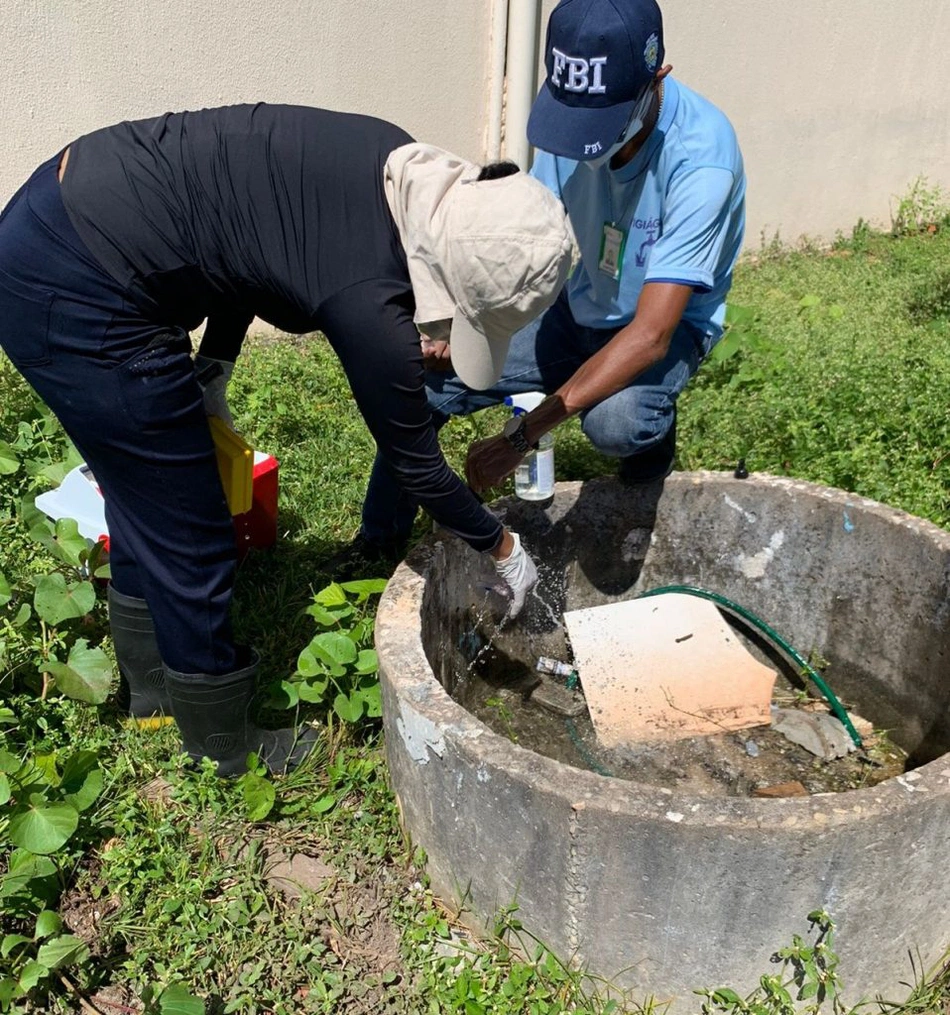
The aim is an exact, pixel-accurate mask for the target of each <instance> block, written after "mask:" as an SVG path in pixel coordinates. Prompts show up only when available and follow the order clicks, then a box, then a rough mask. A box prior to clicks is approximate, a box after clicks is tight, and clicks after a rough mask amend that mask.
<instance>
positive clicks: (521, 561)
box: [493, 532, 538, 620]
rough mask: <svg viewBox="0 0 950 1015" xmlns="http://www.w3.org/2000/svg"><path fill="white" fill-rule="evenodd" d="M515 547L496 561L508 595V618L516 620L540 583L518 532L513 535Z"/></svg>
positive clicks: (494, 561)
mask: <svg viewBox="0 0 950 1015" xmlns="http://www.w3.org/2000/svg"><path fill="white" fill-rule="evenodd" d="M511 538H512V539H513V540H514V542H515V545H514V548H513V549H512V551H511V553H510V554H509V555H508V556H507V557H504V558H503V559H502V560H494V559H493V563H494V565H495V570H496V571H497V572H498V577H499V578H501V580H502V581H503V582H504V583H505V586H506V589H507V593H508V612H507V614H506V616H507V617H508V618H509V619H512V620H513V619H514V618H515V617H517V616H518V614H519V613H520V612H521V608H522V607H523V606H524V601H525V599H526V598H527V595H528V593H529V592H530V591H531V590H532V589H533V588H534V586H535V585H536V584H537V582H538V569H537V568H536V567H535V566H534V561H533V560H532V559H531V558H530V557H529V556H528V553H527V551H526V550H525V548H524V547H523V546H522V545H521V538H520V537H519V535H518V533H517V532H512V533H511Z"/></svg>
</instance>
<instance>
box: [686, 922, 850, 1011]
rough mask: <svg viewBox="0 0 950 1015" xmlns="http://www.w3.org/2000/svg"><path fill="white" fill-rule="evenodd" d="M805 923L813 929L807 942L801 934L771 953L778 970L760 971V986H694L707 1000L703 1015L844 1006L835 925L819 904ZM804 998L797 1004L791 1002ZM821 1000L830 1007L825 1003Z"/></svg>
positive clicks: (838, 1009)
mask: <svg viewBox="0 0 950 1015" xmlns="http://www.w3.org/2000/svg"><path fill="white" fill-rule="evenodd" d="M808 922H809V924H810V926H811V928H812V930H813V931H814V932H815V939H814V941H813V942H811V943H809V942H807V941H805V939H804V938H802V937H801V936H800V935H798V934H796V935H794V936H793V938H792V944H791V945H790V946H789V947H787V948H781V949H779V951H778V952H776V954H775V961H776V962H779V963H780V964H781V970H780V971H779V972H777V973H773V974H769V975H765V976H762V977H761V978H760V980H759V985H758V987H756V989H755V990H754V991H753V992H752V993H751V994H749V995H748V996H747V997H741V996H740V995H739V994H737V993H736V991H734V990H732V989H731V988H729V987H719V988H716V989H714V990H704V991H697V993H699V994H700V995H701V996H703V997H705V998H706V1000H705V1001H704V1002H703V1012H704V1015H711V1013H714V1012H723V1013H728V1015H819V1013H820V1012H821V1011H823V1010H825V1011H827V1010H830V1011H832V1012H834V1013H835V1015H838V1013H841V1012H844V1011H845V1008H844V1005H843V1004H842V1002H841V999H840V996H839V992H840V990H841V982H840V980H839V979H838V972H837V970H838V956H837V954H836V953H835V951H834V930H835V925H834V923H833V922H832V919H831V917H830V916H829V915H828V913H826V912H825V911H824V910H823V909H817V910H815V911H814V912H812V913H809V914H808ZM798 1001H802V1002H805V1004H804V1006H803V1007H798V1006H797V1005H796V1002H798ZM826 1005H828V1006H829V1007H828V1008H826Z"/></svg>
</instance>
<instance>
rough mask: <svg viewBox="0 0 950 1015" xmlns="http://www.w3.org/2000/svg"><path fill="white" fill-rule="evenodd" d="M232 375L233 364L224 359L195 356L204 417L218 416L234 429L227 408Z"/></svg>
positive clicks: (229, 411) (196, 374)
mask: <svg viewBox="0 0 950 1015" xmlns="http://www.w3.org/2000/svg"><path fill="white" fill-rule="evenodd" d="M233 373H234V364H233V363H229V362H228V361H227V360H224V359H211V358H210V357H208V356H195V376H196V378H197V380H198V387H199V388H201V393H202V395H203V396H204V407H205V415H207V416H220V417H221V418H222V419H223V420H224V422H225V423H227V424H228V426H229V427H231V428H232V429H234V420H233V419H232V418H231V410H230V409H229V408H228V399H227V391H228V381H230V380H231V374H233Z"/></svg>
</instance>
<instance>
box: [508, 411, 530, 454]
mask: <svg viewBox="0 0 950 1015" xmlns="http://www.w3.org/2000/svg"><path fill="white" fill-rule="evenodd" d="M527 428H528V421H527V420H526V419H525V417H524V414H521V415H519V416H512V417H511V419H509V420H506V421H505V425H504V427H502V431H501V435H502V437H504V438H505V440H506V441H508V443H509V444H510V445H511V446H512V447H513V448H514V449H515V451H517V452H518V453H519V454H521V455H526V454H527V453H528V452H529V451H537V450H538V445H537V444H529V443H528V438H527V436H526V435H525V430H527Z"/></svg>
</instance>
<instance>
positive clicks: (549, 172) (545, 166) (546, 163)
mask: <svg viewBox="0 0 950 1015" xmlns="http://www.w3.org/2000/svg"><path fill="white" fill-rule="evenodd" d="M528 175H529V176H533V177H534V178H535V179H536V180H540V181H541V182H542V183H543V184H544V185H545V187H547V188H548V190H550V191H551V192H552V193H553V194H556V195H557V197H558V198H559V199H560V200H562V201H563V200H564V198H563V195H562V194H561V178H560V175H559V174H558V165H557V156H556V155H552V154H551V153H550V152H540V151H539V152H538V153H537V155H535V157H534V163H533V164H532V166H531V172H530V173H529V174H528Z"/></svg>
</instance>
